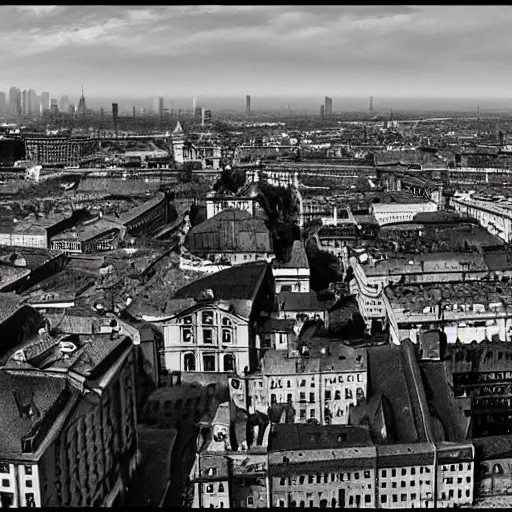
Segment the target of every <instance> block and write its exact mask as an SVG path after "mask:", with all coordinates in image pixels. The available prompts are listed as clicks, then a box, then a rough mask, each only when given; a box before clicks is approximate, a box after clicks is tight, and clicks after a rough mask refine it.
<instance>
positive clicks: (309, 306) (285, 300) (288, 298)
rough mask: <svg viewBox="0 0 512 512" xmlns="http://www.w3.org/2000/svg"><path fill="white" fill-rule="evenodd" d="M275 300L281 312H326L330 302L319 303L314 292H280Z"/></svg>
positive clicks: (331, 302)
mask: <svg viewBox="0 0 512 512" xmlns="http://www.w3.org/2000/svg"><path fill="white" fill-rule="evenodd" d="M277 300H278V302H279V304H280V307H281V309H282V311H305V312H306V311H327V310H328V309H329V308H330V307H331V306H332V304H333V301H332V300H327V301H319V300H318V297H317V294H316V292H314V291H309V292H280V293H278V294H277Z"/></svg>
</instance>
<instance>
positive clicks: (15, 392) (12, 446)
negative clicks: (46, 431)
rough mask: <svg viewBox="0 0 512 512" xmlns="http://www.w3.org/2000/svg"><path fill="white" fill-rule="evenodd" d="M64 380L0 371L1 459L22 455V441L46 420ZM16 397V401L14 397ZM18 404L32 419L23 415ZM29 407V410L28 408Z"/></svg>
mask: <svg viewBox="0 0 512 512" xmlns="http://www.w3.org/2000/svg"><path fill="white" fill-rule="evenodd" d="M66 387H67V380H66V378H65V377H55V376H49V375H46V374H41V373H37V374H36V373H34V372H25V373H16V374H15V373H12V372H10V371H1V372H0V388H1V389H2V392H1V393H0V410H1V411H2V413H1V414H0V431H1V432H2V435H1V436H0V453H1V455H2V458H7V459H8V458H10V457H13V458H14V457H18V456H20V455H21V454H22V443H21V440H22V438H23V437H24V436H26V435H27V434H29V433H30V432H31V431H32V429H34V428H37V425H38V424H40V423H41V421H42V420H43V419H44V418H45V416H46V414H47V413H48V412H49V411H50V409H51V408H52V406H53V405H54V404H55V403H56V402H57V400H58V398H59V396H60V394H61V393H62V392H63V391H64V390H65V389H66ZM15 397H16V398H15ZM16 401H18V404H20V405H21V407H22V408H24V409H25V408H26V409H25V410H26V411H27V412H28V411H29V410H30V409H32V411H31V412H32V413H33V415H32V417H27V416H26V415H24V414H22V411H20V408H19V406H18V405H17V403H16ZM31 405H32V407H31Z"/></svg>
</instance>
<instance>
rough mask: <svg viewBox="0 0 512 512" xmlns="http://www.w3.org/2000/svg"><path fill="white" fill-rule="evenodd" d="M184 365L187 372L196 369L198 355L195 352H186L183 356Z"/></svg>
mask: <svg viewBox="0 0 512 512" xmlns="http://www.w3.org/2000/svg"><path fill="white" fill-rule="evenodd" d="M183 367H184V368H185V371H186V372H194V371H195V370H196V356H195V355H194V354H190V353H189V354H185V356H184V358H183Z"/></svg>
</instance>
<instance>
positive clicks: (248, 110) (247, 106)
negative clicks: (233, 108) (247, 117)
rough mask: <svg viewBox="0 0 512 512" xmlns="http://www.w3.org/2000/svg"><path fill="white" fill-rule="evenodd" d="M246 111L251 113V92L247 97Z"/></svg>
mask: <svg viewBox="0 0 512 512" xmlns="http://www.w3.org/2000/svg"><path fill="white" fill-rule="evenodd" d="M245 113H246V114H250V113H251V96H250V95H249V94H248V95H247V96H246V97H245Z"/></svg>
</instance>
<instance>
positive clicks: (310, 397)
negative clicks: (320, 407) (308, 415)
mask: <svg viewBox="0 0 512 512" xmlns="http://www.w3.org/2000/svg"><path fill="white" fill-rule="evenodd" d="M314 402H315V393H309V403H310V404H311V403H314Z"/></svg>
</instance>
